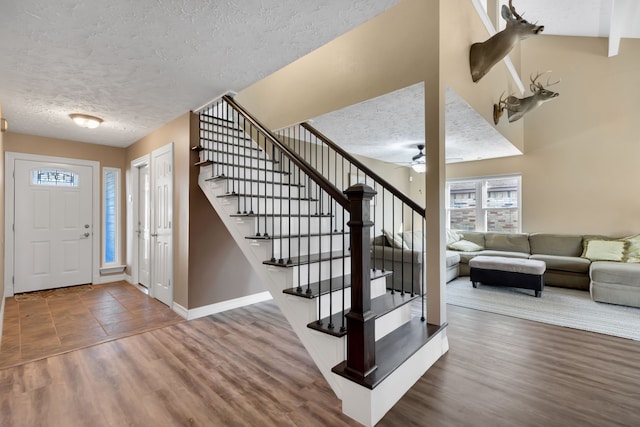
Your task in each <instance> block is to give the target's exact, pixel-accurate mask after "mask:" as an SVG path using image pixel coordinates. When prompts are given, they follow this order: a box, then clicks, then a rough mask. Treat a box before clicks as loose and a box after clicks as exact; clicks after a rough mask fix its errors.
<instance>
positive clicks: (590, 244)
mask: <svg viewBox="0 0 640 427" xmlns="http://www.w3.org/2000/svg"><path fill="white" fill-rule="evenodd" d="M628 248H629V241H627V240H598V239H593V240H587V241H586V242H585V244H584V252H583V253H582V257H583V258H589V259H590V260H591V261H626V260H627V250H628Z"/></svg>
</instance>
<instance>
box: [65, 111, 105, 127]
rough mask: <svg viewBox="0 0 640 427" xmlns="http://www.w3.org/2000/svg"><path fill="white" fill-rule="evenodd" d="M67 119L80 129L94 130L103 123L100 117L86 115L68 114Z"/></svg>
mask: <svg viewBox="0 0 640 427" xmlns="http://www.w3.org/2000/svg"><path fill="white" fill-rule="evenodd" d="M69 117H71V120H73V121H74V123H75V124H77V125H78V126H80V127H81V128H89V129H95V128H97V127H98V126H100V123H102V122H103V120H102V119H101V118H100V117H95V116H89V115H88V114H69Z"/></svg>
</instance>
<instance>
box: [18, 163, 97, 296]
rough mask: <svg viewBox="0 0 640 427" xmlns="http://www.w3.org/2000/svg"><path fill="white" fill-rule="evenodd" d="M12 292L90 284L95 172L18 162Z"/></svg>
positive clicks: (60, 165) (52, 164)
mask: <svg viewBox="0 0 640 427" xmlns="http://www.w3.org/2000/svg"><path fill="white" fill-rule="evenodd" d="M14 170H15V193H14V194H15V205H14V206H15V207H14V209H15V212H14V218H15V220H14V222H15V254H14V255H15V258H14V260H15V265H14V276H15V277H14V292H16V293H19V292H30V291H37V290H43V289H51V288H57V287H61V286H71V285H78V284H83V283H91V281H92V280H91V278H92V247H93V244H92V242H93V224H92V215H93V213H92V198H93V173H92V172H93V171H92V168H91V167H89V166H80V165H69V164H62V163H52V162H44V161H31V160H16V161H15V169H14Z"/></svg>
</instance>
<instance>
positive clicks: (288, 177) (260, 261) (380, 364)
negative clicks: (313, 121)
mask: <svg viewBox="0 0 640 427" xmlns="http://www.w3.org/2000/svg"><path fill="white" fill-rule="evenodd" d="M199 117H200V143H199V145H197V146H195V147H193V151H194V152H195V153H196V154H197V157H198V160H197V161H196V162H195V165H196V166H197V167H200V175H199V185H200V187H201V189H202V191H203V192H204V193H205V194H206V196H207V198H208V200H209V201H210V202H211V204H212V205H213V207H214V208H215V209H216V211H217V212H218V214H219V216H220V218H221V219H222V221H223V222H224V223H225V225H226V227H227V229H228V230H229V232H230V233H231V235H232V236H233V238H234V239H235V241H236V242H237V243H238V246H239V247H240V248H241V250H242V251H243V253H244V254H245V256H246V257H247V260H248V261H249V263H250V264H251V265H252V267H253V268H254V270H255V271H256V272H257V274H258V275H259V277H260V278H261V280H262V282H263V283H264V286H265V288H266V289H267V290H268V291H269V292H270V293H271V295H272V296H273V298H274V300H275V302H276V303H277V304H278V306H279V307H280V309H281V311H282V312H283V314H284V316H285V317H286V319H287V320H288V322H289V323H290V324H291V326H292V328H293V330H294V331H295V332H296V334H297V335H298V337H299V338H300V340H301V341H302V343H303V345H304V346H305V348H306V349H307V351H308V352H309V354H310V355H311V357H312V359H313V360H314V362H315V363H316V365H317V366H318V368H319V369H320V371H321V373H322V375H323V376H324V378H325V379H326V380H327V382H328V383H329V384H330V386H331V388H332V389H333V391H334V392H335V394H336V395H337V396H338V397H339V398H340V399H342V401H343V411H344V412H345V413H346V414H347V415H349V416H351V417H352V418H354V419H356V420H357V421H359V422H361V423H362V424H364V425H374V424H375V423H376V422H378V421H379V420H380V419H381V418H382V416H383V415H384V414H385V413H386V412H387V411H388V410H389V409H390V408H391V407H392V406H393V405H394V404H395V403H396V402H397V400H399V398H400V397H401V396H402V395H403V394H404V393H405V392H406V391H407V390H408V389H409V388H410V387H411V386H412V385H413V384H414V383H415V381H417V379H418V378H419V377H420V376H421V375H423V373H424V372H425V371H426V370H427V369H428V368H429V367H430V366H431V365H432V364H433V363H435V361H436V360H437V359H438V358H439V357H440V356H441V355H442V354H444V353H445V352H446V351H447V349H448V344H447V340H446V334H445V327H446V325H442V326H437V325H429V324H427V323H426V322H425V312H424V306H425V302H424V298H425V292H424V288H425V286H424V277H425V275H424V268H422V274H420V277H417V278H416V280H415V281H414V283H415V284H414V285H411V286H410V287H407V288H406V289H405V286H404V285H402V286H401V285H399V282H398V281H397V280H394V278H393V276H394V274H393V272H392V271H389V270H385V269H384V268H383V267H381V266H376V265H375V263H373V264H372V262H371V258H372V257H370V250H371V249H370V247H371V246H370V241H371V237H373V235H374V234H377V233H379V232H381V231H382V228H383V227H384V226H386V227H387V228H388V229H392V230H394V229H397V227H398V226H399V225H400V226H401V227H402V225H401V224H403V221H404V223H405V224H406V223H407V221H408V222H409V223H410V224H411V227H413V226H414V224H415V223H416V222H419V225H420V227H422V229H424V227H423V225H424V210H423V209H421V208H420V207H419V206H417V205H415V203H413V202H411V201H410V200H408V199H407V198H406V196H400V198H399V199H398V196H397V190H395V189H392V190H390V189H389V188H388V187H390V186H389V185H388V184H387V183H386V182H385V181H384V180H383V179H381V178H380V177H378V176H376V175H375V174H374V173H373V172H371V171H369V170H368V169H366V167H364V165H362V164H360V163H359V162H358V161H357V160H355V159H353V158H351V157H350V156H349V155H348V154H347V153H344V152H342V151H341V150H340V149H339V148H338V147H337V146H335V144H333V143H331V142H330V141H328V139H327V138H326V137H324V136H323V135H321V134H320V133H319V132H317V131H315V130H314V129H312V128H311V127H310V126H309V125H307V124H304V125H301V126H297V127H294V128H290V129H286V130H283V131H281V132H280V133H279V135H275V134H274V133H272V132H271V131H269V130H268V129H266V128H265V127H264V126H262V125H261V124H260V123H259V122H258V121H257V120H256V119H255V118H253V117H252V116H251V115H250V114H249V113H248V112H246V111H245V110H244V109H243V108H242V107H241V106H240V105H238V104H237V103H236V102H235V101H234V100H233V99H232V98H230V97H228V96H224V97H222V98H221V99H219V100H218V101H216V102H214V103H213V104H212V105H210V106H209V107H206V108H205V109H203V110H201V111H200V112H199ZM345 159H347V160H345ZM350 179H351V181H352V182H351V183H349V184H354V183H355V182H359V181H361V182H362V183H359V184H356V185H351V186H349V185H347V184H348V181H349V180H350ZM365 184H370V186H367V185H365ZM347 187H349V188H348V190H347V191H346V192H343V191H342V190H341V189H346V188H347ZM371 187H373V188H371ZM394 190H395V191H394ZM345 193H346V195H345ZM374 195H375V196H374ZM347 196H348V197H347ZM388 203H390V204H388ZM416 212H417V213H416ZM423 246H424V245H423ZM374 247H375V246H374ZM394 253H395V252H394ZM391 256H392V257H393V256H394V255H393V254H391ZM396 276H397V275H396ZM404 282H405V281H403V283H404ZM291 362H292V363H295V361H291Z"/></svg>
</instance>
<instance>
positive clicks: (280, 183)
mask: <svg viewBox="0 0 640 427" xmlns="http://www.w3.org/2000/svg"><path fill="white" fill-rule="evenodd" d="M223 179H233V180H236V181H249V182H254V183H256V184H274V185H288V186H290V187H301V188H302V187H304V185H303V184H295V183H292V182H276V183H274V182H273V181H265V180H264V179H251V178H241V177H239V176H226V175H216V176H212V177H211V178H206V179H205V181H219V180H223Z"/></svg>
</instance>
